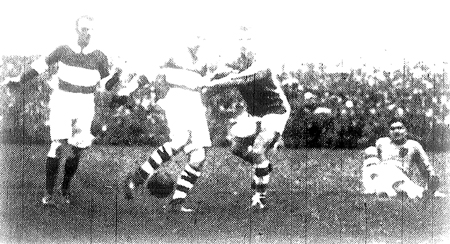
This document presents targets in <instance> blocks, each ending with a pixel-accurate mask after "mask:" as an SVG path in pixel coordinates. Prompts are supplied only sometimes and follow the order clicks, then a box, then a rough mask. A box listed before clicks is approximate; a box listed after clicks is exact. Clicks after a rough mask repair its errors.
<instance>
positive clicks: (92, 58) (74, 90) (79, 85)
mask: <svg viewBox="0 0 450 244" xmlns="http://www.w3.org/2000/svg"><path fill="white" fill-rule="evenodd" d="M92 30H93V19H92V17H89V16H82V17H80V18H79V19H77V21H76V32H77V34H78V39H77V40H74V42H73V43H72V44H69V45H63V46H59V47H57V48H56V49H55V50H54V51H53V52H51V53H50V54H49V55H48V56H44V57H42V58H40V59H38V60H36V61H35V62H34V63H33V64H32V69H31V70H29V71H27V72H25V73H24V74H23V75H22V76H21V79H20V81H21V82H26V81H28V80H32V79H33V78H34V77H36V76H38V75H39V73H42V72H44V71H45V70H47V69H48V68H49V67H50V66H52V65H57V67H58V72H57V73H56V74H55V75H54V76H53V79H54V81H55V87H54V89H53V91H52V93H51V95H50V102H49V108H50V119H49V125H50V136H51V140H52V143H51V146H50V150H49V152H48V154H47V160H46V180H45V185H46V193H45V196H44V197H43V198H42V203H43V204H44V205H51V206H55V205H56V202H55V199H54V187H55V184H56V179H57V176H58V171H59V163H60V162H59V161H60V159H61V158H62V157H63V156H66V162H65V165H64V178H63V181H62V184H61V187H60V191H61V194H62V197H63V201H64V202H65V203H70V199H69V196H70V181H71V180H72V178H73V176H74V175H75V172H76V171H77V168H78V164H79V161H80V157H81V155H82V152H83V150H84V149H86V148H87V147H89V146H90V145H91V143H92V140H93V139H94V137H93V136H92V135H91V133H90V128H91V123H92V120H93V118H94V113H95V103H94V92H95V91H96V88H97V87H98V84H99V82H100V81H101V80H102V79H105V80H108V82H107V87H106V88H107V89H111V88H112V86H113V85H114V84H115V83H117V80H118V76H116V74H114V77H113V76H112V75H110V72H109V63H108V59H107V57H106V55H105V54H104V53H103V52H102V51H100V50H99V49H96V48H95V46H93V45H92V44H91V34H92ZM110 78H111V79H110ZM63 148H69V149H70V153H68V155H62V151H63Z"/></svg>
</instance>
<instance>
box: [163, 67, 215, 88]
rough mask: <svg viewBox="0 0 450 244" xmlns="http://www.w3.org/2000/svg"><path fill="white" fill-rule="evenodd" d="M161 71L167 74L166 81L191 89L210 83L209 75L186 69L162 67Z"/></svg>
mask: <svg viewBox="0 0 450 244" xmlns="http://www.w3.org/2000/svg"><path fill="white" fill-rule="evenodd" d="M161 71H162V73H163V74H164V75H165V76H166V82H168V83H170V84H172V85H175V86H178V87H182V88H186V89H189V90H197V89H198V88H201V87H204V86H205V85H206V84H208V83H209V79H208V78H207V77H202V76H201V75H200V74H198V73H196V72H193V71H189V70H186V69H175V68H162V69H161Z"/></svg>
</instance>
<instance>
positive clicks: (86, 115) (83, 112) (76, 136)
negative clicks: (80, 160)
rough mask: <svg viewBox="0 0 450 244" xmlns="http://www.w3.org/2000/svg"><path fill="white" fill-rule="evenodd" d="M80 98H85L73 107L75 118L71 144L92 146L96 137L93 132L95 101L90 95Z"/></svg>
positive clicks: (83, 146)
mask: <svg viewBox="0 0 450 244" xmlns="http://www.w3.org/2000/svg"><path fill="white" fill-rule="evenodd" d="M83 95H85V94H83ZM80 99H83V100H82V101H83V102H81V103H79V104H78V106H76V107H75V108H74V109H73V113H74V120H73V123H72V137H71V138H70V139H69V144H71V145H74V146H76V147H80V148H85V147H88V146H90V145H91V144H92V141H93V139H94V136H93V135H92V134H91V125H92V121H93V120H94V115H95V103H94V100H93V98H91V97H90V96H86V97H84V96H82V97H80Z"/></svg>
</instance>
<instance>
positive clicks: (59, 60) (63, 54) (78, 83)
mask: <svg viewBox="0 0 450 244" xmlns="http://www.w3.org/2000/svg"><path fill="white" fill-rule="evenodd" d="M78 49H80V48H79V47H78ZM85 50H86V48H85ZM44 61H45V62H44ZM53 64H57V66H58V72H57V74H56V75H57V77H58V78H59V82H60V84H59V87H60V88H61V83H63V84H66V86H70V87H81V88H83V87H89V88H90V87H93V86H96V85H97V83H98V82H99V81H100V80H101V79H103V78H105V77H107V76H108V75H109V64H108V59H107V57H106V55H105V54H104V53H103V52H102V51H100V50H98V49H94V50H93V49H91V50H90V52H88V53H83V52H76V51H74V49H72V48H71V47H70V46H69V45H64V46H59V47H57V48H56V49H55V50H54V51H53V52H52V53H50V55H48V56H47V57H45V59H41V60H37V61H36V62H35V63H33V68H34V69H35V70H36V71H37V72H39V73H42V72H43V71H45V70H46V69H47V68H48V66H50V65H53Z"/></svg>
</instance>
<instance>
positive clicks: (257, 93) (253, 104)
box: [237, 70, 289, 117]
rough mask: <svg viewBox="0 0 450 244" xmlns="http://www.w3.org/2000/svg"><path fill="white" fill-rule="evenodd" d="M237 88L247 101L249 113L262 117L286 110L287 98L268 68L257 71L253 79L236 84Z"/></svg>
mask: <svg viewBox="0 0 450 244" xmlns="http://www.w3.org/2000/svg"><path fill="white" fill-rule="evenodd" d="M237 89H238V90H239V91H240V93H241V95H242V98H243V99H244V101H245V102H246V103H247V109H248V113H249V114H250V115H253V116H259V117H262V116H264V115H267V114H272V113H274V114H283V113H286V112H287V109H286V108H287V106H289V105H288V103H287V99H286V97H285V95H284V93H283V91H282V89H281V87H280V86H279V85H278V84H277V83H276V81H274V80H273V78H272V74H271V72H270V70H267V71H264V72H260V73H258V75H255V79H254V80H253V81H251V82H249V83H246V84H242V85H238V86H237Z"/></svg>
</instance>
